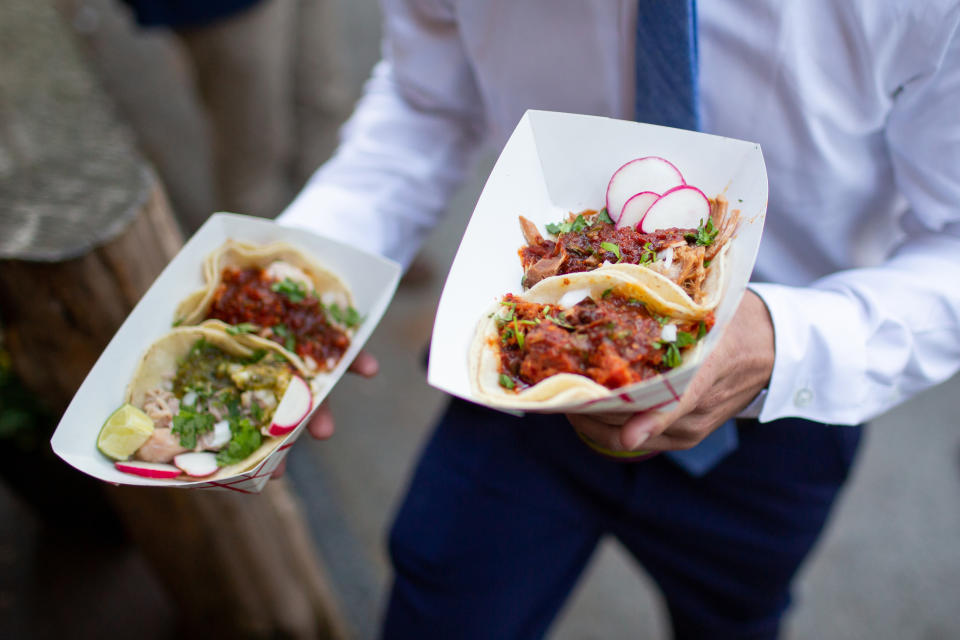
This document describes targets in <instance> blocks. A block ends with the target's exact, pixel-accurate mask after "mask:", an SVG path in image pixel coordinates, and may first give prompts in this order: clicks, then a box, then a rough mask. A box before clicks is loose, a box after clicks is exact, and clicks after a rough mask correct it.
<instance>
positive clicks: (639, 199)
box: [617, 191, 660, 231]
mask: <svg viewBox="0 0 960 640" xmlns="http://www.w3.org/2000/svg"><path fill="white" fill-rule="evenodd" d="M659 197H660V194H659V193H654V192H653V191H641V192H640V193H638V194H637V195H635V196H633V197H632V198H630V199H629V200H627V202H626V204H624V205H623V211H621V212H620V219H619V220H617V229H626V228H637V230H638V231H639V227H640V221H641V220H643V216H644V214H646V213H647V209H649V208H650V205H652V204H653V203H654V202H656V201H657V199H658V198H659Z"/></svg>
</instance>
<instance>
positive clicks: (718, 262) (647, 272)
mask: <svg viewBox="0 0 960 640" xmlns="http://www.w3.org/2000/svg"><path fill="white" fill-rule="evenodd" d="M729 248H730V246H729V245H727V246H725V247H724V248H723V249H721V250H720V252H719V253H718V254H717V257H716V258H714V259H713V262H711V264H710V269H709V271H708V272H707V277H706V279H705V280H704V282H703V292H704V294H705V295H704V297H703V300H701V301H700V302H699V303H697V302H694V301H693V298H691V297H690V295H689V294H688V293H687V292H686V291H684V290H683V287H681V286H680V285H678V284H677V283H675V282H674V281H673V280H670V279H669V278H667V277H666V276H664V275H663V274H661V273H658V272H656V271H654V270H653V269H650V268H648V267H645V266H643V265H639V264H625V263H619V264H605V265H603V266H602V267H600V268H599V269H597V270H596V271H608V272H613V273H619V274H621V275H623V276H626V277H627V278H629V279H631V280H634V281H636V282H637V283H638V284H640V285H641V286H643V287H644V288H645V289H647V291H648V295H649V296H650V297H651V298H655V299H656V300H658V301H659V303H660V304H661V305H662V306H663V308H668V309H670V310H671V313H668V314H666V315H669V316H670V317H672V318H677V319H684V320H702V319H703V318H704V317H706V315H707V314H708V313H710V312H711V311H713V310H714V309H716V308H717V305H719V304H720V298H721V297H722V296H723V289H724V286H725V282H726V280H725V278H726V264H727V250H728V249H729ZM554 277H561V276H554ZM548 279H549V278H548Z"/></svg>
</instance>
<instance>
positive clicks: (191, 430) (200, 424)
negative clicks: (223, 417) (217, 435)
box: [171, 406, 214, 449]
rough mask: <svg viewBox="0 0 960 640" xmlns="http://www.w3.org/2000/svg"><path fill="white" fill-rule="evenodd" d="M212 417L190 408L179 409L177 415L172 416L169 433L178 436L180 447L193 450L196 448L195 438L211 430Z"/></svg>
mask: <svg viewBox="0 0 960 640" xmlns="http://www.w3.org/2000/svg"><path fill="white" fill-rule="evenodd" d="M213 422H214V420H213V416H212V415H211V414H209V413H198V412H196V411H194V410H193V409H191V408H190V407H183V406H181V407H180V411H178V412H177V415H175V416H173V428H172V429H171V432H172V433H174V434H176V435H178V436H180V446H181V447H186V448H187V449H193V448H195V447H196V446H197V437H198V436H202V435H203V434H204V433H207V432H208V431H211V430H213Z"/></svg>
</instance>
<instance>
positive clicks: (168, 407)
mask: <svg viewBox="0 0 960 640" xmlns="http://www.w3.org/2000/svg"><path fill="white" fill-rule="evenodd" d="M179 411H180V401H179V400H177V397H176V396H175V395H173V393H172V392H170V391H167V390H166V389H151V390H150V391H147V393H146V395H145V397H144V402H143V412H144V413H146V414H147V416H148V417H149V418H150V419H151V420H153V426H154V427H158V428H169V427H170V426H171V425H172V423H173V416H175V415H177V412H179Z"/></svg>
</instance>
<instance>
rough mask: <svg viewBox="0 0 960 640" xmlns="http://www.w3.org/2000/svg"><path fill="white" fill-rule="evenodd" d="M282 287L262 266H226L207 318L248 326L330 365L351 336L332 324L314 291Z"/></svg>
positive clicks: (325, 366) (321, 365) (324, 367)
mask: <svg viewBox="0 0 960 640" xmlns="http://www.w3.org/2000/svg"><path fill="white" fill-rule="evenodd" d="M283 285H284V286H283V287H278V286H277V282H276V281H274V280H271V279H270V278H268V277H267V276H266V274H265V273H264V270H263V269H260V268H258V267H253V268H250V269H235V268H227V269H224V271H223V277H222V280H221V282H220V286H219V287H218V288H217V291H216V293H215V294H214V298H213V303H212V305H211V307H210V311H209V312H208V313H207V318H214V319H217V320H222V321H224V322H226V323H227V324H231V325H235V326H247V325H255V326H253V327H249V329H250V330H252V331H255V332H256V333H258V334H259V335H261V336H263V337H266V338H269V339H270V340H273V341H274V342H278V343H280V344H282V345H284V346H285V347H286V348H287V349H289V350H290V351H294V352H295V353H296V354H297V355H299V356H300V357H301V358H304V359H305V360H306V358H308V357H309V358H311V359H312V360H313V361H314V362H316V364H317V366H318V367H319V368H320V369H321V370H328V369H332V368H333V366H334V365H336V363H337V361H339V360H340V358H341V357H342V356H343V354H344V352H346V350H347V348H348V347H349V346H350V336H349V335H347V333H346V332H345V331H344V330H342V329H341V328H339V327H337V326H335V325H334V324H332V323H331V322H330V320H329V318H328V316H327V310H326V309H325V308H324V306H323V304H322V303H321V302H320V300H318V299H317V297H316V293H315V292H312V291H306V287H303V286H302V285H297V284H296V283H292V282H290V281H289V280H287V281H284V283H283Z"/></svg>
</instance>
